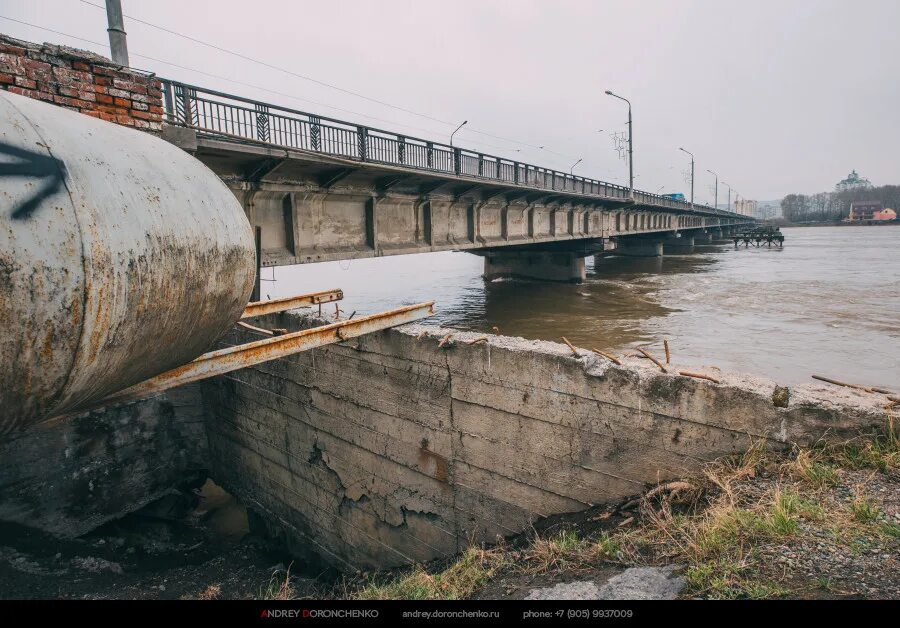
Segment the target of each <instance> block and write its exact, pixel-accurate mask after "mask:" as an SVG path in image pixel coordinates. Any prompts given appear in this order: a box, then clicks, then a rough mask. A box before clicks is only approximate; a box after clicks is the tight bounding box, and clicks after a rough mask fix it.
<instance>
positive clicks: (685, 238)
mask: <svg viewBox="0 0 900 628" xmlns="http://www.w3.org/2000/svg"><path fill="white" fill-rule="evenodd" d="M662 245H663V252H664V253H666V254H668V255H673V254H674V255H678V254H680V253H690V252H691V251H693V250H694V236H693V235H688V234H686V233H683V232H682V233H681V237H678V238H676V237H675V236H674V235H667V236H665V237H664V238H663V240H662Z"/></svg>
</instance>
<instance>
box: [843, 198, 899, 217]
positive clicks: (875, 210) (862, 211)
mask: <svg viewBox="0 0 900 628" xmlns="http://www.w3.org/2000/svg"><path fill="white" fill-rule="evenodd" d="M883 209H884V206H883V205H882V204H881V201H853V202H852V203H850V215H849V216H847V220H851V221H852V220H883V219H881V218H875V216H876V214H879V215H880V214H881V211H882V210H883ZM891 211H893V210H891Z"/></svg>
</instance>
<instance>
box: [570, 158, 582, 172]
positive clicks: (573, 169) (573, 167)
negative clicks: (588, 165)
mask: <svg viewBox="0 0 900 628" xmlns="http://www.w3.org/2000/svg"><path fill="white" fill-rule="evenodd" d="M582 161H584V159H583V158H582V159H579V160H578V161H576V162H575V163H574V164H572V167H571V168H569V174H575V166H577V165H578V164H580V163H581V162H582Z"/></svg>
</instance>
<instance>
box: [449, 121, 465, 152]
mask: <svg viewBox="0 0 900 628" xmlns="http://www.w3.org/2000/svg"><path fill="white" fill-rule="evenodd" d="M468 123H469V121H468V120H463V123H462V124H460V125H459V126H458V127H456V131H459V130H460V129H461V128H463V127H464V126H466V125H467V124H468ZM456 131H453V133H451V134H450V146H453V136H454V135H456Z"/></svg>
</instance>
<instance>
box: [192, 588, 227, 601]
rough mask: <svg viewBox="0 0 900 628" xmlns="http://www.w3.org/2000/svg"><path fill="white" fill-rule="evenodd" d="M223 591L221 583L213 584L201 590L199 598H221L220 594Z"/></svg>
mask: <svg viewBox="0 0 900 628" xmlns="http://www.w3.org/2000/svg"><path fill="white" fill-rule="evenodd" d="M221 592H222V588H221V587H220V586H219V585H217V584H211V585H209V586H208V587H206V588H205V589H203V591H201V592H200V594H199V595H198V596H197V598H198V599H200V600H216V599H218V598H219V594H220V593H221Z"/></svg>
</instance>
